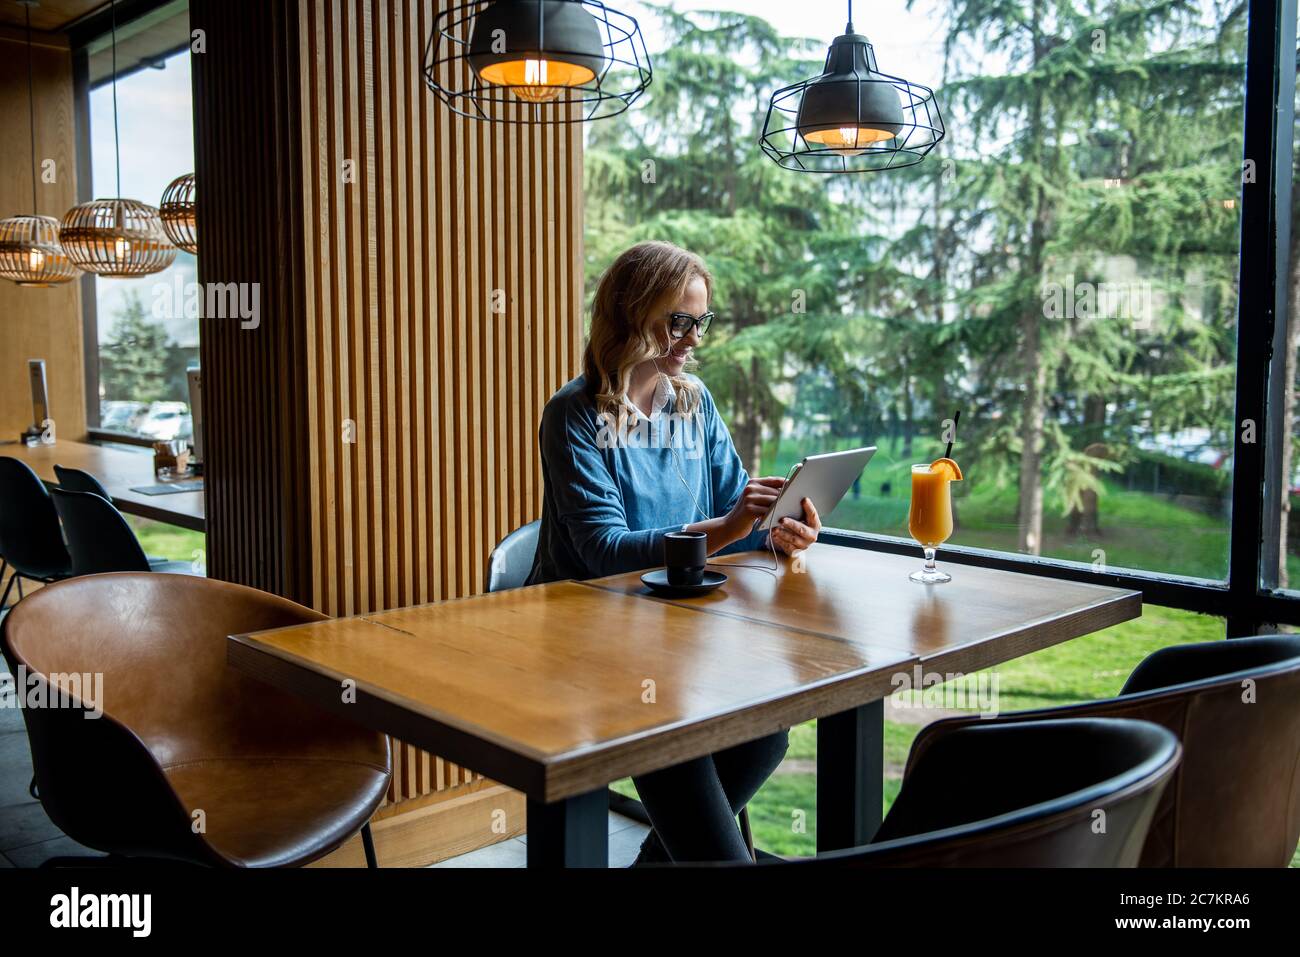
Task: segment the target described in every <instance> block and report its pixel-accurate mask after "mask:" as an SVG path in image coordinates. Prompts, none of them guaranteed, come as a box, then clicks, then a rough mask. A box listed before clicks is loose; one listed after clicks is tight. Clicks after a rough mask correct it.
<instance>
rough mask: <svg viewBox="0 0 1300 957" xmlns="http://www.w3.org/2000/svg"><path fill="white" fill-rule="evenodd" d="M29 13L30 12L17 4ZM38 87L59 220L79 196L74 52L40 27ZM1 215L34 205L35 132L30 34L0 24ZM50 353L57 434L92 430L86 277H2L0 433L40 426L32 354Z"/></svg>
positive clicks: (39, 125)
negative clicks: (41, 284)
mask: <svg viewBox="0 0 1300 957" xmlns="http://www.w3.org/2000/svg"><path fill="white" fill-rule="evenodd" d="M18 17H19V19H20V20H21V18H22V10H21V8H19V9H18ZM32 88H33V91H34V93H35V101H36V162H37V164H40V163H42V162H43V161H44V160H46V159H52V160H54V163H55V181H54V182H53V183H46V182H43V181H42V180H41V170H40V169H39V168H38V169H37V170H36V177H37V179H36V191H37V203H38V204H39V207H40V208H39V209H38V210H35V212H39V213H41V214H42V215H44V216H53V217H54V218H55V219H60V218H61V217H62V216H63V214H64V213H65V212H66V211H67V210H68V208H69V207H71V206H73V205H74V204H75V203H76V202H77V162H76V136H75V133H74V122H73V111H72V54H71V53H70V52H69V50H68V43H67V40H65V39H64V38H63V37H61V36H50V35H48V34H41V33H36V32H33V37H32ZM0 130H3V131H4V133H5V135H4V136H3V137H0V169H3V170H4V176H3V177H0V217H8V216H14V215H17V214H20V213H31V212H33V210H32V208H31V206H32V180H31V176H32V158H31V140H30V139H29V137H28V110H27V47H26V33H25V32H24V31H23V30H22V29H21V28H20V29H16V30H15V29H12V28H9V27H0ZM28 359H44V360H45V374H46V381H47V384H48V386H49V393H50V416H51V418H53V419H54V424H55V429H56V435H57V436H58V437H59V438H65V439H80V438H84V437H85V434H86V388H85V378H84V369H83V365H82V362H83V357H82V316H81V283H80V282H79V281H77V280H75V279H74V280H73V281H72V282H69V283H65V284H63V285H62V286H57V287H52V288H49V289H33V288H27V287H21V286H18V285H16V284H14V283H12V282H9V281H8V280H7V279H0V438H3V439H16V438H18V434H19V433H20V432H22V431H23V430H24V429H26V428H27V426H29V425H31V424H32V399H31V390H30V388H29V386H28V378H27V360H28Z"/></svg>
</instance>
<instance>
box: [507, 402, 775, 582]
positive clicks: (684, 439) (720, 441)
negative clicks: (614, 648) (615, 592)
mask: <svg viewBox="0 0 1300 957" xmlns="http://www.w3.org/2000/svg"><path fill="white" fill-rule="evenodd" d="M694 381H695V382H696V384H697V385H698V386H699V388H700V391H701V399H702V401H701V403H700V405H699V407H698V408H697V409H696V410H695V412H694V413H691V414H686V413H680V412H678V411H677V407H676V405H674V406H673V408H672V409H671V410H668V411H667V412H665V413H660V414H656V415H655V416H652V417H651V419H649V420H647V419H646V418H645V417H644V416H640V417H639V419H638V421H637V422H636V424H635V426H632V425H629V427H628V428H627V429H625V430H623V431H622V432H620V430H619V429H618V427H617V425H616V424H615V423H612V422H608V421H606V420H605V419H602V418H601V417H600V416H598V415H597V413H596V407H595V404H594V403H593V401H592V398H591V396H590V395H589V394H588V392H587V389H586V380H585V379H584V378H583V377H582V376H579V377H578V378H576V379H574V380H572V381H571V382H569V383H568V384H566V385H565V386H564V387H563V388H561V389H560V391H558V392H556V393H555V395H553V396H552V397H551V400H550V401H549V402H547V403H546V409H545V410H544V411H543V412H542V424H541V428H540V430H539V433H538V439H539V441H540V444H541V450H542V475H543V478H544V480H545V489H544V493H543V499H542V526H541V532H540V536H539V538H538V542H537V558H536V559H535V560H534V562H533V568H532V572H531V573H530V574H529V576H528V583H529V584H530V585H532V584H537V583H539V582H548V581H557V580H560V579H565V578H574V579H584V578H599V577H601V576H604V575H614V574H617V573H619V572H628V571H634V570H636V569H641V568H651V567H653V566H656V565H662V564H663V542H662V539H663V535H664V533H665V532H671V531H676V530H678V529H680V528H681V527H682V525H684V524H688V523H692V522H698V521H702V520H704V519H706V518H717V517H719V516H721V515H725V514H727V512H729V511H731V508H732V507H733V506H734V505H735V504H736V501H737V499H739V498H740V493H741V492H742V491H743V490H744V488H745V485H746V484H747V483H748V481H749V476H748V474H746V472H745V469H744V467H743V466H742V465H741V462H740V456H739V455H738V454H736V447H735V446H734V445H733V444H732V442H731V434H730V433H729V432H728V431H727V427H726V426H725V425H724V424H723V422H722V418H721V417H720V416H719V415H718V410H717V407H716V406H715V405H714V404H713V396H711V395H710V394H709V391H708V390H707V389H705V388H704V385H703V383H701V382H700V381H699V380H698V379H694ZM634 418H635V417H634ZM692 494H693V495H694V501H692ZM697 503H698V509H697ZM701 512H703V513H704V514H701ZM765 540H766V533H765V532H753V533H751V534H750V535H749V536H747V537H746V538H743V539H741V540H740V541H738V542H735V543H734V544H732V545H730V546H728V547H727V548H725V549H723V552H737V551H745V550H748V549H754V548H761V547H763V543H764V541H765Z"/></svg>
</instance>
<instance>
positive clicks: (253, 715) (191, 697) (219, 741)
mask: <svg viewBox="0 0 1300 957" xmlns="http://www.w3.org/2000/svg"><path fill="white" fill-rule="evenodd" d="M324 617H325V616H324V615H321V614H319V613H317V612H315V611H312V610H311V609H309V608H304V607H303V606H301V605H297V604H294V603H293V602H290V601H286V600H285V599H283V598H278V597H276V596H274V595H269V594H266V593H264V592H260V591H257V590H256V589H252V588H245V587H244V586H242V585H232V584H230V583H228V582H221V581H216V580H213V579H207V578H197V577H192V576H189V575H156V574H149V573H127V574H108V575H95V576H90V577H86V578H74V579H71V580H69V581H65V582H60V583H58V584H56V585H51V586H48V587H46V588H42V589H40V590H39V591H37V592H35V593H34V594H32V595H31V596H30V597H29V598H27V599H25V600H24V601H22V602H21V603H20V604H19V605H18V606H17V607H15V608H14V610H13V611H11V612H10V613H9V615H8V616H7V617H6V618H5V620H4V621H3V623H2V624H0V646H3V650H4V653H5V657H6V659H7V660H8V662H9V666H10V669H11V670H12V671H13V672H14V673H15V674H16V675H17V674H19V673H20V671H19V669H20V668H21V669H22V674H23V675H24V677H25V685H24V684H23V683H20V685H19V689H18V690H19V693H20V694H26V693H27V688H29V687H31V688H38V689H41V690H42V691H43V692H45V693H49V692H50V690H51V688H60V687H61V688H67V687H75V680H74V679H73V678H70V677H66V676H81V679H80V681H81V689H82V690H81V693H80V694H79V695H75V696H74V697H75V698H76V700H77V702H78V703H79V704H81V705H82V706H83V707H75V708H50V707H46V708H24V710H23V718H24V721H25V722H26V724H27V730H28V736H29V738H30V741H31V749H32V763H33V766H34V769H35V772H36V784H37V786H38V787H39V789H40V794H41V801H42V803H43V804H44V805H45V809H46V811H47V812H48V813H49V815H50V817H51V819H53V821H54V822H55V824H57V825H58V826H59V827H61V828H62V829H63V830H64V831H65V832H66V833H67V834H68V835H69V836H71V837H73V838H74V839H75V840H78V841H80V842H81V843H83V844H86V845H87V846H89V847H94V848H99V849H101V850H107V851H113V852H117V853H122V854H147V855H149V856H162V857H167V856H172V857H179V858H182V859H187V860H196V859H197V860H205V859H208V860H210V861H211V862H212V863H220V860H219V859H218V858H216V857H214V856H211V852H210V851H208V850H207V848H206V845H204V844H203V842H202V841H200V840H196V839H194V838H193V835H192V833H191V826H190V825H191V821H190V817H189V814H190V809H187V808H185V807H183V806H181V804H180V802H179V799H178V798H177V797H176V795H175V793H174V791H173V789H172V788H171V787H170V786H169V784H168V779H167V769H168V768H170V767H173V766H178V765H181V766H190V765H192V764H193V763H195V762H201V761H204V760H207V759H211V758H230V757H234V756H238V755H241V754H243V755H248V754H252V755H254V756H256V757H258V758H259V759H265V760H275V759H278V758H288V757H292V758H295V759H306V758H322V759H326V758H353V757H357V756H364V757H365V759H366V760H369V761H371V762H373V763H375V764H377V765H385V764H386V763H387V761H388V745H387V742H386V739H385V738H384V736H383V735H378V734H375V733H373V732H369V731H365V730H363V729H360V728H357V727H356V726H354V725H352V724H350V723H348V722H346V721H344V720H342V719H340V718H337V717H335V716H334V715H332V714H329V713H326V712H323V711H320V710H319V709H317V708H315V707H314V706H312V705H309V704H307V703H306V702H304V701H302V700H300V699H298V698H295V697H292V696H290V695H287V694H284V693H282V692H280V691H277V690H276V689H275V688H272V687H270V686H268V685H265V684H263V683H261V682H258V681H256V680H254V679H252V678H248V677H246V676H244V675H243V674H242V673H241V672H238V671H236V670H235V669H233V668H230V667H228V666H227V664H226V645H227V636H229V635H232V634H243V633H247V632H250V631H260V630H264V629H267V628H279V627H283V626H288V625H295V624H301V623H305V622H313V621H320V620H322V619H323V618H324ZM61 676H63V677H61ZM92 676H97V677H95V678H93V681H94V682H97V683H98V693H99V698H98V701H97V702H96V701H92V700H91V694H90V693H89V692H87V691H86V689H87V688H91V689H92V690H93V689H94V687H95V685H94V684H93V683H91V682H92ZM96 704H98V706H99V707H100V708H102V711H103V714H102V717H99V718H97V719H95V720H86V718H85V717H84V712H85V709H86V708H87V707H88V708H90V709H91V710H93V709H94V707H95V705H96ZM205 855H208V857H207V858H205Z"/></svg>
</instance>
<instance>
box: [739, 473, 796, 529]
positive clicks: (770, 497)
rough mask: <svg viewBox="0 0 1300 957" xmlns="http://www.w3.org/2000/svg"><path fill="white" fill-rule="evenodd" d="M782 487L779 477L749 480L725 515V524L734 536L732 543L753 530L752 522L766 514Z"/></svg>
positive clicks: (783, 480)
mask: <svg viewBox="0 0 1300 957" xmlns="http://www.w3.org/2000/svg"><path fill="white" fill-rule="evenodd" d="M784 486H785V479H783V478H781V476H779V475H770V476H768V477H766V478H755V479H750V480H749V483H748V484H747V485H746V486H745V487H744V489H742V490H741V493H740V498H738V499H736V504H735V505H733V506H732V507H731V511H730V512H728V513H727V517H726V523H727V525H728V526H729V527H730V528H731V530H732V532H733V534H734V535H735V538H733V539H732V541H738V540H739V539H742V538H744V537H745V536H746V535H748V534H749V533H750V532H751V531H753V530H754V522H755V521H756V520H758V519H760V518H762V517H763V516H764V515H766V514H767V512H768V509H770V508H771V507H772V505H773V504H774V503H775V502H776V500H777V497H778V496H779V495H780V494H781V489H782V488H783V487H784Z"/></svg>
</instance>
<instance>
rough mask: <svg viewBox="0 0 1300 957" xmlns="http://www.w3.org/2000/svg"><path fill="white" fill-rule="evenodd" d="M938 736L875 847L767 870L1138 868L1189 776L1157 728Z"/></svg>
mask: <svg viewBox="0 0 1300 957" xmlns="http://www.w3.org/2000/svg"><path fill="white" fill-rule="evenodd" d="M934 727H935V725H931V726H930V728H926V729H924V730H922V731H921V733H920V734H919V735H917V738H916V741H915V742H914V743H913V745H912V752H911V755H910V758H909V760H908V764H907V771H906V773H905V775H904V777H903V786H902V789H901V790H900V791H899V792H898V797H897V798H896V799H895V800H894V804H893V806H892V807H891V808H890V809H889V814H888V815H886V817H885V820H884V822H883V823H882V824H881V826H880V830H879V832H878V833H877V834H876V836H875V837H874V838H873V839H872V841H871V843H870V844H867V845H864V846H862V847H854V848H848V849H846V850H842V851H831V852H829V853H825V854H819V855H818V856H817V857H809V858H801V859H797V860H792V861H782V860H780V859H772V858H764V859H762V860H760V861H759V863H758V866H760V867H764V866H775V867H813V868H824V867H1134V866H1136V864H1137V862H1138V856H1139V854H1140V853H1141V850H1142V843H1143V840H1144V838H1145V837H1146V833H1147V828H1148V826H1149V825H1150V823H1151V818H1152V815H1153V814H1154V813H1155V809H1156V804H1157V803H1158V801H1159V800H1160V795H1161V793H1162V792H1163V791H1164V790H1165V787H1166V786H1167V785H1168V784H1169V781H1170V778H1171V777H1172V775H1173V773H1174V770H1175V769H1176V768H1177V767H1178V759H1179V745H1178V739H1177V738H1176V737H1175V736H1174V735H1173V734H1172V733H1171V732H1170V731H1168V730H1167V729H1165V728H1162V727H1160V726H1159V725H1157V724H1152V723H1151V722H1149V721H1124V720H1104V719H1097V718H1081V719H1076V720H1066V721H1021V722H1003V721H997V720H992V721H984V722H981V723H978V724H966V725H963V726H961V727H959V728H951V729H945V730H944V731H942V732H938V733H935V732H933V731H932V730H931V729H932V728H934ZM709 866H737V865H735V864H733V863H731V862H728V863H727V864H725V865H709ZM739 866H745V865H739Z"/></svg>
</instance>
